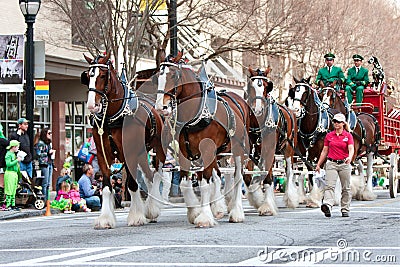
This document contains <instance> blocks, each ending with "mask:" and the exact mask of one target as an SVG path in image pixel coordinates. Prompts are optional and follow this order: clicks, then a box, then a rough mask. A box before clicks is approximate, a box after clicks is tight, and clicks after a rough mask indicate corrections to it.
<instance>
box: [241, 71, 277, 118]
mask: <svg viewBox="0 0 400 267" xmlns="http://www.w3.org/2000/svg"><path fill="white" fill-rule="evenodd" d="M248 70H249V73H250V77H249V82H248V84H247V97H248V99H249V104H250V106H251V108H252V109H253V110H254V114H255V115H256V116H260V115H261V114H262V113H263V110H264V108H265V107H264V103H265V100H266V98H267V97H269V93H270V92H271V91H272V89H273V88H274V84H273V83H272V82H271V81H270V80H269V79H268V78H267V75H268V74H269V73H270V72H271V68H270V67H268V68H267V69H266V70H265V71H262V70H260V69H257V70H253V69H252V68H251V67H249V68H248Z"/></svg>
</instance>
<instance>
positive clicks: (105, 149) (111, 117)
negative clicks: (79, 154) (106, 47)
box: [81, 53, 165, 229]
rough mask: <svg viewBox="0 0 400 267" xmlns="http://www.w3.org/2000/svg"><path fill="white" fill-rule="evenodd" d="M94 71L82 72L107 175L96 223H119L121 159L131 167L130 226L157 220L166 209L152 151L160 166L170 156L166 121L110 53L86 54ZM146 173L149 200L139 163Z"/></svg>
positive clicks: (111, 225)
mask: <svg viewBox="0 0 400 267" xmlns="http://www.w3.org/2000/svg"><path fill="white" fill-rule="evenodd" d="M85 59H86V61H87V62H88V63H89V64H90V66H89V70H88V71H85V72H83V73H82V76H81V80H82V83H83V84H85V85H87V86H88V88H89V93H88V102H87V107H88V109H89V111H90V112H91V115H92V124H93V137H94V141H95V143H96V148H97V157H98V162H99V166H100V169H101V171H102V173H103V175H104V182H103V203H102V209H101V214H100V216H99V217H98V218H97V219H96V220H95V228H100V229H103V228H114V227H115V224H116V218H115V214H114V205H113V203H114V202H113V199H114V198H113V195H112V188H111V183H110V176H111V172H110V164H111V163H112V162H114V159H115V158H117V159H118V160H119V161H120V162H123V163H124V166H125V165H126V166H127V181H126V185H127V188H128V190H129V193H130V196H131V206H130V210H129V215H128V225H129V226H138V225H143V224H144V223H145V222H146V219H148V220H150V221H156V220H157V217H158V216H159V214H160V205H159V203H158V200H160V199H161V196H160V192H159V184H160V179H161V176H162V175H161V174H160V173H158V172H154V173H153V172H152V171H151V170H150V167H149V164H148V158H147V152H148V151H149V150H150V149H154V150H155V152H156V161H155V167H156V170H158V167H159V164H160V163H163V162H164V161H165V154H164V151H163V149H162V145H161V133H162V129H163V121H162V120H161V117H160V115H159V114H158V113H157V112H156V110H155V109H154V108H153V105H152V104H151V102H150V101H148V100H145V99H143V98H138V97H137V95H135V94H134V93H133V92H132V91H130V90H129V89H128V88H127V86H126V81H125V79H124V77H122V79H121V80H120V79H119V78H118V77H117V73H116V70H115V69H114V67H113V65H112V63H111V61H110V53H108V54H107V55H106V56H97V57H96V58H94V59H92V58H89V57H87V56H85ZM138 167H139V168H140V169H141V170H142V172H143V174H144V179H145V182H146V185H147V186H148V193H149V194H148V198H147V200H146V206H145V205H144V203H143V201H142V199H141V196H140V190H139V187H138V183H137V180H136V178H137V177H136V175H137V168H138Z"/></svg>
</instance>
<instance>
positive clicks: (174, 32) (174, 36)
mask: <svg viewBox="0 0 400 267" xmlns="http://www.w3.org/2000/svg"><path fill="white" fill-rule="evenodd" d="M168 20H169V38H170V53H171V54H172V56H176V55H177V54H178V26H177V24H178V22H177V19H176V0H171V1H170V5H169V10H168Z"/></svg>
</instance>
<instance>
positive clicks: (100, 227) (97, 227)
mask: <svg viewBox="0 0 400 267" xmlns="http://www.w3.org/2000/svg"><path fill="white" fill-rule="evenodd" d="M94 229H96V230H104V229H112V227H111V225H110V224H106V225H100V224H97V225H95V226H94Z"/></svg>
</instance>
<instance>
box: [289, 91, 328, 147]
mask: <svg viewBox="0 0 400 267" xmlns="http://www.w3.org/2000/svg"><path fill="white" fill-rule="evenodd" d="M301 85H306V86H307V87H308V88H309V90H310V91H309V94H308V96H307V99H308V98H309V97H310V94H311V97H313V98H314V102H315V105H316V106H317V112H315V113H313V114H311V115H317V119H318V122H317V125H316V127H315V129H314V131H313V132H311V133H304V132H303V131H302V130H301V123H302V121H303V118H304V115H305V113H310V112H309V111H306V110H305V109H303V110H304V113H303V112H302V113H303V114H302V116H301V117H300V118H299V120H298V126H299V135H300V137H301V138H300V140H301V142H302V143H303V145H304V148H306V149H307V150H308V149H309V148H310V147H313V146H314V144H315V143H316V141H317V140H318V137H319V136H321V135H325V134H326V133H327V132H328V129H329V124H330V120H329V113H328V111H327V109H326V108H325V107H324V106H323V105H322V102H321V101H320V100H319V98H318V95H317V93H316V92H315V89H313V88H311V87H310V86H309V85H308V84H301ZM294 100H297V101H299V102H300V103H302V105H303V106H306V105H307V104H306V103H304V102H303V101H302V100H301V99H294Z"/></svg>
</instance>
